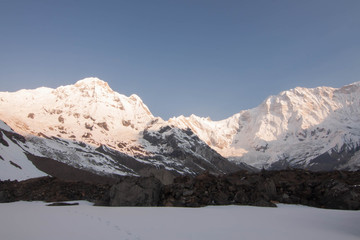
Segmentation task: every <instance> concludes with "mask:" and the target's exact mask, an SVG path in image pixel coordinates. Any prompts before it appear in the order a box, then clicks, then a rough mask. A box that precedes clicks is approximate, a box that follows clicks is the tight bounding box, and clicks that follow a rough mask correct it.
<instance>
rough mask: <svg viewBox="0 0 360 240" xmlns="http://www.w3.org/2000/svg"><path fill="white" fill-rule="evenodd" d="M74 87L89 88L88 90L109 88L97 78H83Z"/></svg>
mask: <svg viewBox="0 0 360 240" xmlns="http://www.w3.org/2000/svg"><path fill="white" fill-rule="evenodd" d="M74 85H75V86H76V87H80V88H81V87H89V88H93V87H104V88H109V89H110V87H109V84H108V83H107V82H105V81H103V80H101V79H99V78H97V77H88V78H84V79H81V80H79V81H77V82H76V83H75V84H74Z"/></svg>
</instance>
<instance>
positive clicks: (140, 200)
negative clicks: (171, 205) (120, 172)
mask: <svg viewBox="0 0 360 240" xmlns="http://www.w3.org/2000/svg"><path fill="white" fill-rule="evenodd" d="M161 187H162V184H161V182H160V181H159V180H158V179H156V178H154V177H142V178H134V177H127V178H124V179H122V180H121V181H120V182H119V183H117V184H115V185H113V186H112V187H111V189H110V193H109V205H110V206H158V205H159V200H160V191H161Z"/></svg>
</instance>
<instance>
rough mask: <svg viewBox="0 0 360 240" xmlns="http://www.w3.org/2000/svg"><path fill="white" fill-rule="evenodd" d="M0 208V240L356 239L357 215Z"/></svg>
mask: <svg viewBox="0 0 360 240" xmlns="http://www.w3.org/2000/svg"><path fill="white" fill-rule="evenodd" d="M45 205H46V204H45V203H43V202H16V203H6V204H0V213H1V214H0V239H6V240H12V239H16V240H21V239H26V240H32V239H36V240H41V239H52V240H56V239H59V240H60V239H61V240H63V239H78V240H80V239H86V240H91V239H96V240H99V239H104V240H105V239H154V240H161V239H167V240H168V239H172V240H176V239H197V240H198V239H205V240H210V239H236V240H238V239H242V240H247V239H268V240H271V239H276V240H281V239H286V240H288V239H317V240H321V239H326V240H331V239H334V240H335V239H336V240H338V239H342V240H347V239H360V228H359V222H360V212H359V211H340V210H324V209H316V208H310V207H304V206H294V205H279V207H278V208H259V207H247V206H211V207H205V208H160V207H159V208H154V207H153V208H149V207H118V208H114V207H111V208H110V207H93V206H91V204H90V203H88V202H80V205H79V206H64V207H48V206H45Z"/></svg>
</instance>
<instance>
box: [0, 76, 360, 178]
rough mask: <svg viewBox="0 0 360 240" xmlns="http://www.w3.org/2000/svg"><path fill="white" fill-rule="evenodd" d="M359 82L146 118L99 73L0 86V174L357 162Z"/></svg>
mask: <svg viewBox="0 0 360 240" xmlns="http://www.w3.org/2000/svg"><path fill="white" fill-rule="evenodd" d="M359 111H360V82H356V83H353V84H350V85H347V86H344V87H342V88H331V87H318V88H312V89H309V88H300V87H297V88H295V89H291V90H289V91H284V92H281V93H280V94H278V95H276V96H270V97H269V98H267V99H266V100H265V101H264V102H263V103H262V104H260V105H259V106H258V107H256V108H253V109H249V110H244V111H240V112H239V113H236V114H235V115H233V116H231V117H229V118H227V119H225V120H221V121H212V120H211V119H210V118H202V117H198V116H195V115H191V116H190V117H184V116H180V117H176V118H171V119H169V120H167V121H165V120H163V119H161V118H160V117H155V116H153V115H152V113H151V112H150V110H149V108H148V107H147V106H146V105H145V104H144V103H143V101H142V100H141V98H140V97H139V96H137V95H131V96H130V97H127V96H124V95H122V94H119V93H117V92H115V91H113V90H112V89H111V88H110V87H109V85H108V84H107V83H106V82H104V81H102V80H100V79H98V78H86V79H83V80H80V81H78V82H77V83H75V84H74V85H68V86H61V87H58V88H56V89H51V88H45V87H41V88H37V89H34V90H20V91H17V92H1V93H0V165H1V166H0V179H1V180H6V179H18V180H21V179H27V178H32V177H37V176H43V175H48V174H49V175H52V176H60V177H63V178H69V179H77V180H79V179H80V180H82V179H96V178H97V177H103V178H104V179H105V178H106V179H114V178H116V177H117V176H129V175H130V176H148V175H155V176H156V177H158V178H159V179H161V180H162V181H163V182H166V181H169V179H170V178H172V177H173V176H176V175H197V174H199V173H201V172H204V171H208V172H210V173H214V174H224V173H229V172H234V171H238V170H248V171H258V170H260V169H262V168H264V169H271V170H276V169H284V168H303V169H309V170H314V171H331V170H358V169H360V152H359V150H360V125H359V123H360V114H359V113H360V112H359Z"/></svg>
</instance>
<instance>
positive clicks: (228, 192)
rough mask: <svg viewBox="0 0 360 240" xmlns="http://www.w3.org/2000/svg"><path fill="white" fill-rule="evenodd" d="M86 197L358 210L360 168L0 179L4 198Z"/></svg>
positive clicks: (132, 202)
mask: <svg viewBox="0 0 360 240" xmlns="http://www.w3.org/2000/svg"><path fill="white" fill-rule="evenodd" d="M19 200H25V201H47V202H58V201H70V200H88V201H93V202H95V203H97V205H105V206H175V207H201V206H207V205H229V204H236V205H251V206H263V207H275V206H276V205H275V204H276V203H287V204H302V205H307V206H313V207H319V208H330V209H350V210H360V171H357V172H339V171H337V172H309V171H305V170H284V171H261V172H259V173H250V172H246V171H241V172H237V173H233V174H227V175H219V176H215V175H212V174H209V173H203V174H201V175H198V176H196V177H190V176H181V177H177V178H175V179H174V180H173V183H172V184H168V185H164V184H162V183H161V181H160V180H158V179H157V178H156V177H154V176H151V177H122V178H120V179H119V180H118V182H117V183H116V184H114V185H109V184H96V183H85V182H72V181H64V180H59V179H56V178H52V177H43V178H36V179H30V180H26V181H21V182H18V181H2V182H1V181H0V202H12V201H19Z"/></svg>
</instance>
